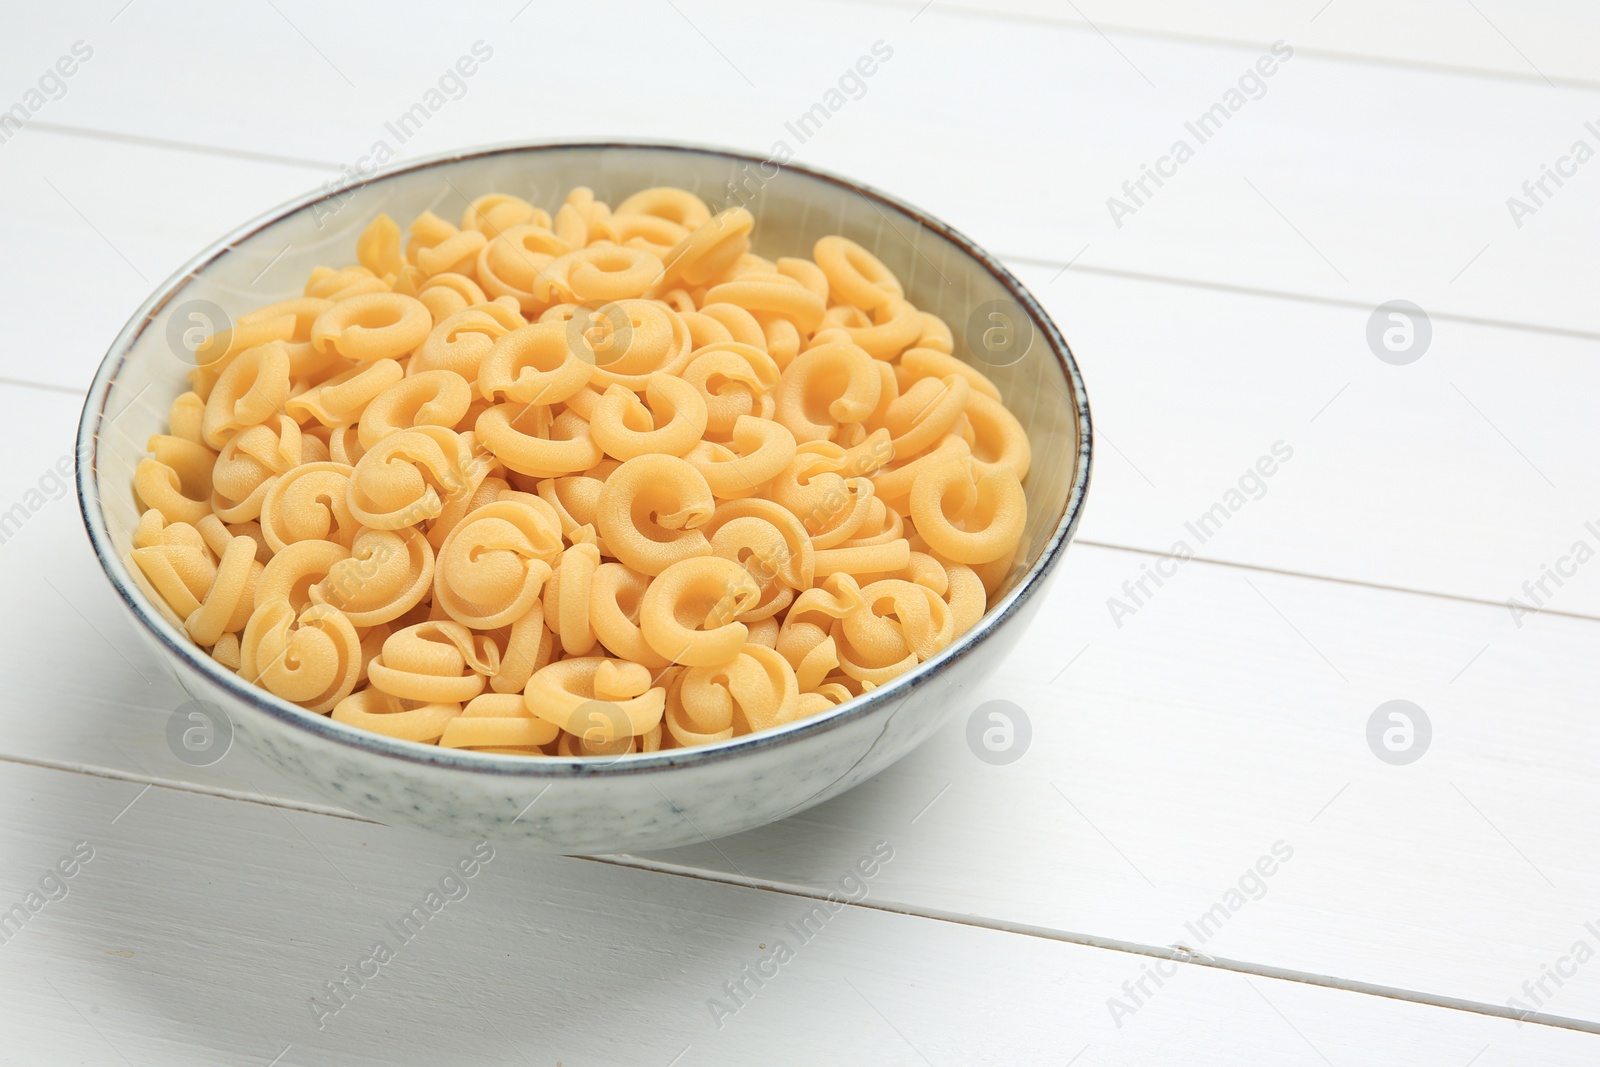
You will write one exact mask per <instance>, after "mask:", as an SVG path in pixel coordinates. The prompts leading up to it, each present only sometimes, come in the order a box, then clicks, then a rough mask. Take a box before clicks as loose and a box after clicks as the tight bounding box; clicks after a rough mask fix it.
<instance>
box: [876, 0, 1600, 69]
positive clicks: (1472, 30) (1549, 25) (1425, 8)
mask: <svg viewBox="0 0 1600 1067" xmlns="http://www.w3.org/2000/svg"><path fill="white" fill-rule="evenodd" d="M875 2H882V3H888V4H893V5H894V6H897V7H902V8H905V9H907V10H909V11H916V10H917V9H918V7H920V6H921V0H875ZM928 11H929V12H930V13H932V14H934V15H937V16H944V17H947V18H955V17H962V16H965V17H969V18H981V19H992V18H1013V19H1017V20H1018V21H1019V22H1021V23H1022V24H1023V25H1029V24H1035V23H1042V24H1046V25H1063V26H1074V27H1078V28H1080V29H1082V30H1087V31H1091V32H1101V33H1105V34H1106V35H1107V36H1108V37H1112V38H1113V39H1114V40H1120V39H1121V38H1122V36H1124V35H1132V36H1135V37H1138V36H1145V35H1148V36H1156V37H1178V38H1187V39H1192V40H1200V41H1208V42H1211V43H1215V44H1222V45H1244V46H1253V47H1257V48H1263V47H1266V46H1267V45H1269V44H1271V43H1272V42H1273V41H1275V40H1280V39H1285V38H1287V39H1292V40H1295V41H1297V42H1300V44H1299V47H1300V48H1301V49H1302V50H1303V51H1305V52H1307V53H1308V54H1318V55H1327V56H1330V57H1337V58H1344V59H1353V60H1357V61H1368V62H1384V63H1396V64H1405V65H1411V66H1419V67H1427V68H1433V69H1437V70H1440V71H1445V72H1450V73H1461V74H1470V75H1478V76H1485V77H1498V78H1516V79H1518V80H1521V81H1536V82H1539V83H1540V84H1545V79H1547V78H1548V79H1549V81H1550V83H1553V84H1556V85H1573V86H1580V87H1585V88H1594V87H1596V86H1597V85H1600V68H1597V67H1596V64H1595V58H1594V53H1593V51H1592V50H1589V49H1586V48H1584V46H1583V42H1584V41H1586V40H1593V38H1594V35H1595V34H1596V33H1597V32H1600V22H1597V21H1596V18H1595V16H1596V12H1595V9H1594V8H1593V6H1591V5H1587V4H1583V3H1579V2H1577V0H1564V2H1560V3H1547V4H1540V5H1538V6H1537V7H1530V6H1527V5H1517V4H1513V3H1510V2H1508V0H1498V2H1497V0H1474V2H1473V3H1472V4H1471V5H1467V4H1457V3H1452V2H1450V0H1407V2H1405V3H1398V4H1397V3H1381V2H1378V0H1339V2H1338V3H1337V4H1333V3H1328V2H1327V0H1314V2H1308V3H1300V4H1280V3H1272V2H1271V0H1225V2H1222V3H1212V4H1207V5H1205V7H1204V8H1200V7H1196V6H1195V5H1193V4H1184V3H1181V2H1177V0H1117V2H1116V3H1110V2H1107V0H1080V2H1078V3H1074V4H1071V5H1062V4H1058V3H1053V2H1051V0H999V2H997V3H986V4H973V3H959V2H951V0H937V2H936V3H935V4H934V5H932V6H931V7H929V9H928ZM1022 32H1026V31H1025V30H1023V31H1022Z"/></svg>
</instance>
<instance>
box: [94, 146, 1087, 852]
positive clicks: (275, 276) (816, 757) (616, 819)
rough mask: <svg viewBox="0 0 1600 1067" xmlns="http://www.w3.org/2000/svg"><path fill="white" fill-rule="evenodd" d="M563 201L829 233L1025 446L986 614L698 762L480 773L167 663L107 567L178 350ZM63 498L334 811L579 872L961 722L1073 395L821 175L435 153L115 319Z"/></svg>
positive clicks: (890, 223)
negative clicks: (69, 497)
mask: <svg viewBox="0 0 1600 1067" xmlns="http://www.w3.org/2000/svg"><path fill="white" fill-rule="evenodd" d="M577 185H587V186H589V187H591V188H592V189H594V191H595V194H596V196H598V197H599V198H600V199H602V200H605V201H607V202H610V203H617V202H619V201H620V200H621V199H622V198H623V197H625V196H627V195H628V194H630V193H632V192H634V191H636V190H638V189H642V188H646V187H649V186H654V185H678V186H683V187H685V188H688V189H691V190H693V191H694V192H696V193H697V194H699V195H700V196H701V197H702V198H703V199H704V200H706V201H707V202H708V203H709V204H711V205H712V207H713V208H714V209H720V208H722V207H726V206H731V205H732V204H733V203H742V204H744V205H745V206H747V207H748V208H749V209H750V210H751V211H752V212H754V214H755V216H756V220H757V224H756V230H755V235H754V237H755V249H754V250H755V251H756V252H757V253H759V254H763V255H766V256H768V257H769V258H771V257H777V256H780V255H788V254H798V255H804V254H808V250H809V249H810V248H811V247H812V245H813V244H814V243H815V241H816V240H817V238H819V237H822V236H824V235H826V234H830V233H842V234H844V235H845V236H847V237H850V238H852V239H853V240H855V241H858V242H860V243H861V244H863V245H864V246H866V247H867V248H869V249H870V250H872V252H873V253H875V254H876V255H877V256H878V257H879V258H880V259H882V260H883V261H884V262H885V263H886V264H888V265H889V267H890V268H892V269H893V270H894V271H895V272H896V273H897V274H898V275H899V277H900V278H901V279H902V281H903V282H904V285H905V288H906V295H907V297H908V298H910V299H911V300H912V301H913V302H914V303H915V304H916V305H917V306H918V307H921V308H923V309H926V310H929V311H932V312H934V313H936V314H938V315H940V316H942V317H943V318H944V320H945V321H946V322H948V323H949V324H950V326H951V329H952V332H953V333H954V334H955V338H956V344H955V351H956V355H958V356H959V357H961V358H963V359H966V360H968V361H969V362H972V363H974V364H975V365H978V366H980V367H981V368H982V369H983V370H984V372H985V373H987V374H988V375H989V376H990V377H991V378H992V379H993V380H994V381H995V383H996V384H997V385H998V386H999V387H1000V389H1001V391H1002V393H1003V395H1004V397H1005V400H1006V403H1007V405H1008V407H1009V408H1010V409H1011V410H1012V411H1013V412H1014V413H1015V414H1016V415H1017V417H1018V418H1019V419H1020V420H1021V422H1022V424H1023V426H1024V427H1026V428H1027V430H1028V433H1029V434H1030V436H1031V439H1032V444H1033V455H1034V462H1033V467H1032V470H1031V471H1030V473H1029V475H1028V479H1027V485H1026V490H1027V497H1028V523H1027V530H1026V534H1025V536H1024V538H1023V544H1022V548H1021V550H1020V552H1019V554H1018V558H1017V560H1016V564H1015V566H1014V568H1013V571H1012V573H1011V575H1010V576H1009V578H1008V579H1007V581H1006V583H1005V586H1004V587H1003V590H1002V594H1001V595H1000V596H999V597H998V598H997V599H993V600H992V607H991V608H990V610H989V612H988V613H987V614H986V615H985V616H984V618H983V619H982V621H980V622H979V623H978V624H977V625H976V626H975V627H973V628H972V629H971V630H970V631H969V632H968V633H966V634H964V635H963V636H961V637H960V638H959V639H957V640H956V641H955V642H954V643H953V644H952V645H950V647H948V648H946V649H945V650H944V651H943V652H941V653H940V654H939V655H938V656H936V657H934V658H933V659H931V660H929V661H928V662H926V663H923V664H921V665H920V666H918V667H917V668H916V669H915V670H912V671H910V672H909V673H907V674H904V675H902V676H901V677H899V678H896V679H895V680H894V681H892V682H890V683H889V684H887V685H885V686H883V687H882V688H880V689H877V690H874V691H872V692H870V693H868V694H866V695H864V696H862V697H858V698H857V699H854V700H851V701H849V702H848V703H846V704H843V705H841V706H839V707H838V708H836V709H833V710H832V711H829V712H826V713H823V714H819V715H815V716H813V717H811V718H808V719H804V720H802V721H799V722H795V723H792V724H790V725H788V726H784V727H781V728H778V729H774V730H769V731H766V732H763V733H758V734H754V735H751V736H747V737H740V738H736V739H733V740H730V741H725V742H721V743H719V744H713V745H707V746H705V747H702V748H691V749H678V750H672V751H666V752H657V753H641V754H636V755H629V756H623V757H619V758H610V759H555V758H527V757H519V756H509V755H495V754H489V753H479V752H470V751H460V750H454V749H441V748H438V747H436V746H430V745H422V744H416V743H412V742H408V741H399V740H394V739H391V738H388V737H384V736H380V735H377V734H372V733H368V732H365V731H362V730H358V729H354V728H352V727H348V726H345V725H343V724H341V723H338V722H334V721H333V720H332V719H330V718H328V717H325V716H322V715H317V714H313V713H311V712H308V711H305V710H303V709H301V708H299V707H296V706H295V705H293V704H290V703H288V702H287V701H284V700H281V699H279V698H277V697H275V696H273V695H272V694H270V693H268V692H266V691H265V690H263V689H258V688H256V687H255V686H253V685H251V684H249V683H247V682H245V681H243V680H242V679H241V678H239V677H238V676H237V675H235V674H234V673H233V672H231V671H229V670H227V669H226V668H224V667H222V666H221V665H219V664H218V663H216V662H215V661H213V660H212V659H211V658H210V657H209V656H208V655H207V653H206V652H205V650H204V649H201V648H199V647H197V646H195V645H194V644H192V643H190V641H189V640H188V638H187V637H186V636H185V635H184V632H183V628H182V626H181V624H180V623H179V620H177V619H176V618H175V617H174V616H173V615H172V614H171V613H170V612H169V611H168V610H167V609H166V607H165V605H164V604H161V603H160V601H159V598H157V597H156V596H155V595H154V594H153V592H152V591H151V590H150V588H149V586H148V585H146V584H145V581H144V578H143V576H142V575H141V574H139V573H138V572H137V568H135V567H134V566H132V565H131V563H130V559H129V551H130V548H131V537H132V534H133V530H134V527H135V525H136V522H137V520H138V515H139V511H138V506H137V505H136V503H135V500H134V495H133V491H132V483H133V473H134V467H135V466H136V465H137V463H138V462H139V459H140V458H141V457H142V456H143V455H145V453H144V451H143V445H144V442H145V441H146V440H147V439H148V438H149V436H150V435H151V434H154V433H160V432H164V431H165V421H166V413H167V408H168V406H169V405H170V403H171V401H172V400H173V398H174V397H176V396H177V395H178V394H179V393H181V392H182V391H184V390H185V389H186V388H187V386H186V383H185V375H186V374H187V372H188V371H189V370H190V369H191V365H190V363H188V362H186V360H185V359H184V358H180V357H181V355H182V354H183V353H185V352H186V351H187V349H186V348H185V347H184V344H183V337H184V333H185V331H187V330H194V329H198V328H202V327H205V326H214V325H216V323H215V321H214V320H215V318H216V316H217V315H219V314H228V315H232V314H237V313H240V312H244V311H247V310H250V309H251V308H253V307H257V306H260V305H262V304H266V303H268V302H271V301H274V300H279V299H283V298H286V297H289V296H297V295H299V294H300V292H301V286H302V285H303V283H304V279H305V278H306V276H307V274H308V273H309V272H310V270H311V269H312V268H313V267H315V266H317V265H320V264H327V265H342V264H345V263H350V262H354V259H355V238H356V236H357V235H358V234H359V233H360V232H361V230H362V229H363V228H364V227H365V225H366V223H367V222H368V221H369V220H370V219H371V218H372V217H373V216H374V215H376V214H377V213H378V212H380V211H383V212H387V213H388V214H389V215H391V216H392V217H394V218H396V219H400V220H408V219H410V218H412V217H414V216H415V215H417V214H419V213H420V212H422V211H424V210H430V209H431V210H433V211H435V212H436V213H438V214H439V215H441V216H444V217H446V218H450V219H455V218H459V217H460V216H461V213H462V211H463V209H464V208H465V207H466V205H467V202H468V199H469V198H472V197H476V196H479V195H481V194H483V193H488V192H508V193H514V194H517V195H519V196H522V197H524V198H525V199H528V200H530V201H532V202H533V203H535V204H538V205H540V206H543V207H545V208H547V209H550V210H552V211H553V210H554V208H555V207H556V206H558V204H559V201H560V198H561V197H563V196H564V195H565V192H566V190H568V189H570V188H571V187H573V186H577ZM78 438H79V439H78V452H77V454H78V457H79V462H78V479H77V481H78V498H79V503H80V505H81V507H82V511H83V518H84V524H85V526H86V527H87V528H88V532H89V538H90V540H91V541H92V543H93V545H94V550H95V553H96V555H97V556H98V557H99V560H100V563H101V565H102V566H103V567H104V568H105V572H106V575H107V577H108V578H110V580H111V584H112V585H113V586H114V587H115V588H116V590H117V592H118V594H119V595H120V597H121V600H122V603H123V605H124V606H125V607H126V608H127V610H128V611H129V612H130V613H131V614H132V615H133V617H134V618H135V619H136V620H137V622H138V629H140V630H141V631H142V632H144V633H145V634H147V635H148V636H149V638H150V639H151V640H152V641H153V642H154V644H155V646H156V648H157V649H159V651H160V654H161V655H162V656H163V657H165V658H166V659H167V660H169V661H170V662H171V665H172V667H173V670H174V671H175V673H176V675H177V677H178V678H179V680H180V681H181V683H182V685H183V686H184V688H185V689H186V690H187V691H188V692H189V694H190V696H191V697H193V698H194V699H195V700H196V701H203V702H206V703H208V704H210V705H214V706H215V707H217V708H220V709H221V710H222V712H223V713H225V714H226V716H227V717H228V719H229V720H230V721H231V725H232V728H233V731H234V736H235V738H236V739H237V740H238V741H239V742H242V743H244V744H245V745H247V746H249V747H250V748H251V749H253V750H254V751H255V752H256V753H258V754H259V755H260V756H261V757H263V758H264V759H265V760H267V761H268V762H269V763H271V764H273V765H275V766H277V767H278V768H280V769H281V770H282V771H283V772H284V773H285V774H288V775H290V776H292V777H294V778H296V779H299V780H300V781H303V782H304V783H306V784H307V785H308V786H310V787H312V788H313V789H315V790H317V791H319V792H321V793H322V794H324V795H326V796H327V797H328V798H329V799H330V800H332V801H333V802H334V803H336V804H339V805H341V806H343V807H345V808H348V809H350V810H352V811H355V812H359V813H361V814H364V815H367V816H370V817H372V818H374V819H377V820H379V821H381V822H384V823H392V824H401V825H409V826H414V827H420V828H422V829H425V830H429V831H435V832H438V833H441V834H449V835H454V836H473V837H487V838H489V839H491V840H495V841H500V842H506V843H508V844H512V845H518V844H520V845H523V846H526V847H528V848H532V849H538V850H544V851H552V852H563V853H573V854H594V853H606V852H619V851H631V850H641V849H656V848H667V847H671V846H676V845H683V844H687V843H691V842H696V841H701V840H704V839H707V838H713V837H717V836H720V835H724V834H731V833H735V832H737V831H740V830H747V829H750V828H752V827H755V826H760V825H762V824H764V823H768V822H771V821H773V820H775V819H781V818H783V817H784V816H786V815H791V814H793V813H795V812H798V811H803V810H805V809H806V808H809V807H811V806H812V805H814V804H819V803H821V802H822V801H824V800H827V799H828V798H830V797H833V796H837V795H838V794H840V793H842V792H844V791H845V790H847V789H849V788H850V787H852V786H854V785H857V784H859V783H860V782H863V781H865V780H866V779H868V778H870V777H872V776H873V775H875V774H877V773H878V772H879V771H881V770H883V769H884V768H885V767H887V766H889V765H890V764H891V763H893V762H894V761H895V760H898V759H900V758H901V757H902V756H904V755H905V754H906V753H908V752H910V751H911V750H912V749H913V748H915V747H916V746H917V745H919V744H921V743H922V742H923V741H925V740H926V739H927V738H928V737H929V736H930V735H931V734H933V733H934V731H936V730H938V729H939V728H940V727H941V726H942V725H944V724H945V723H946V722H947V721H948V720H949V719H950V717H951V716H953V715H955V714H957V713H959V712H962V711H964V710H970V708H969V704H970V701H969V699H967V697H966V696H965V694H967V693H968V692H969V691H970V690H971V689H972V687H973V686H974V685H975V684H976V683H978V682H979V681H980V680H981V679H982V678H984V677H985V676H986V675H988V674H989V673H990V672H991V671H993V670H994V669H995V667H996V666H998V665H999V664H1000V663H1001V662H1002V661H1003V660H1004V659H1005V657H1006V654H1007V652H1008V651H1009V650H1010V649H1011V648H1012V647H1013V645H1014V644H1015V643H1016V640H1017V637H1018V636H1019V634H1020V633H1021V632H1022V630H1023V629H1024V628H1025V627H1026V626H1028V624H1029V621H1030V619H1031V618H1032V616H1033V614H1034V612H1035V611H1036V610H1037V609H1038V606H1039V604H1040V602H1041V601H1042V600H1043V597H1042V596H1041V593H1042V591H1043V588H1044V586H1045V583H1046V581H1047V580H1048V578H1049V577H1050V575H1051V573H1052V572H1053V571H1054V570H1055V568H1056V567H1057V565H1058V564H1059V563H1060V562H1061V558H1062V554H1063V553H1064V551H1065V550H1066V547H1067V542H1068V540H1069V539H1070V538H1071V536H1072V533H1073V531H1074V529H1075V528H1076V526H1077V523H1078V518H1079V515H1080V513H1081V510H1082V507H1083V501H1084V494H1085V492H1086V491H1087V489H1088V484H1089V466H1090V426H1089V405H1088V398H1087V396H1086V394H1085V392H1084V386H1083V381H1082V379H1081V377H1080V376H1079V373H1078V368H1077V366H1076V365H1075V364H1074V362H1073V359H1072V354H1071V353H1070V352H1069V351H1068V349H1067V345H1066V342H1065V341H1064V340H1062V338H1061V335H1060V333H1059V332H1058V331H1057V329H1056V327H1055V324H1054V323H1052V322H1051V321H1050V319H1049V318H1048V317H1047V316H1046V315H1045V313H1044V311H1043V310H1042V309H1041V308H1040V307H1039V304H1038V302H1037V301H1035V300H1034V298H1033V297H1032V296H1031V295H1030V294H1029V293H1028V292H1027V290H1026V289H1024V288H1023V286H1022V284H1021V283H1020V282H1018V281H1017V279H1016V278H1014V277H1012V275H1011V274H1010V272H1008V271H1007V270H1006V269H1005V268H1004V267H1003V266H1001V265H1000V263H999V262H998V261H997V260H996V259H995V258H994V257H993V256H991V255H989V254H988V253H986V252H984V251H983V250H982V249H980V248H978V247H977V246H976V245H975V244H973V243H972V242H971V241H970V240H968V239H967V238H966V237H964V236H962V235H961V234H960V233H957V232H956V231H955V230H953V229H951V228H950V227H949V226H947V225H945V224H944V223H942V222H940V221H939V220H937V219H935V218H933V217H931V216H929V215H928V214H926V213H925V212H922V211H919V210H917V209H916V208H913V207H911V206H909V205H907V204H905V203H902V202H901V201H899V200H896V199H894V198H893V197H890V196H887V195H885V194H883V193H880V192H878V191H876V190H873V189H870V188H867V187H864V186H861V185H859V184H857V183H854V182H851V181H848V180H846V179H843V178H840V177H837V176H835V175H831V174H827V173H823V172H821V171H817V170H812V169H810V168H808V167H803V166H799V165H795V164H786V165H783V166H781V167H780V166H778V165H777V164H776V163H774V162H772V161H769V160H763V159H761V158H758V157H755V156H749V155H743V154H740V153H738V152H730V151H719V150H713V149H707V148H697V147H690V146H678V145H661V144H618V143H596V144H519V145H509V146H501V147H493V148H483V149H474V150H470V151H463V152H456V153H451V154H447V155H441V156H437V157H434V158H431V159H427V160H423V161H421V162H417V163H411V164H407V165H404V166H398V167H394V168H392V169H389V170H387V171H382V172H378V173H377V174H375V175H372V176H371V177H370V178H368V179H367V180H364V181H361V182H360V184H357V185H333V186H325V187H324V188H323V189H321V190H318V191H317V192H315V193H312V194H310V195H307V196H304V197H302V198H300V199H298V200H295V201H293V202H292V203H289V204H287V205H285V206H283V207H281V208H278V209H277V210H275V211H272V212H270V213H268V214H267V215H264V216H262V217H261V218H259V219H257V220H256V221H254V222H251V223H249V224H248V225H245V226H243V227H242V228H240V229H239V230H237V231H235V232H234V233H231V234H229V235H227V236H226V237H224V238H222V239H221V240H219V241H217V242H216V243H215V244H214V245H212V246H211V247H209V248H207V249H206V250H205V251H204V252H202V253H200V254H199V255H198V256H196V257H195V258H194V260H193V261H191V262H190V263H189V264H188V265H187V266H186V267H184V268H183V269H182V270H181V271H179V272H178V273H177V274H176V275H174V276H173V277H172V278H170V279H168V280H167V281H166V282H165V283H164V284H163V285H162V286H161V287H160V288H159V289H158V290H157V291H156V292H155V294H154V295H152V296H151V297H150V298H149V299H148V300H147V301H146V302H145V303H144V305H143V306H142V307H140V308H139V310H138V311H137V312H136V313H135V314H134V316H133V318H132V319H130V320H129V322H128V324H127V326H126V327H124V328H123V330H122V332H121V334H119V335H118V337H117V339H116V341H115V342H114V343H113V344H112V345H111V348H110V351H109V352H107V354H106V357H105V361H104V362H103V363H102V364H101V366H100V370H99V373H98V374H97V375H96V376H95V380H94V386H93V388H91V389H90V390H89V397H88V401H87V403H86V404H85V406H84V410H83V418H82V422H81V424H80V426H79V430H78Z"/></svg>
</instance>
